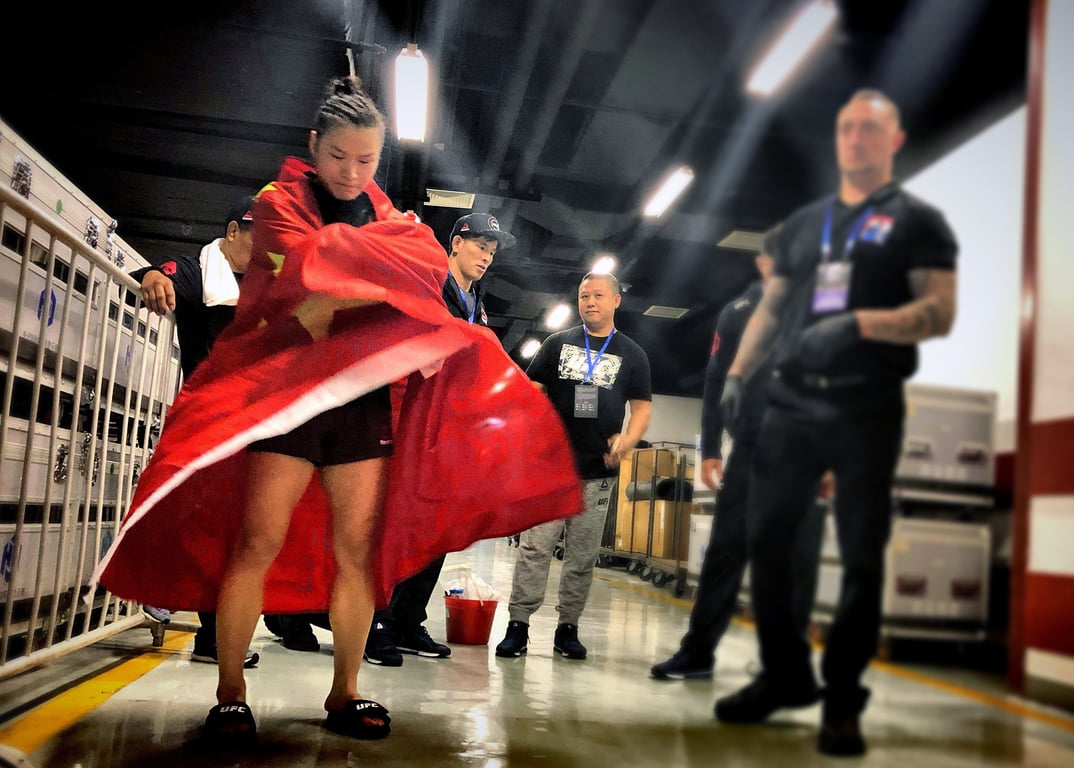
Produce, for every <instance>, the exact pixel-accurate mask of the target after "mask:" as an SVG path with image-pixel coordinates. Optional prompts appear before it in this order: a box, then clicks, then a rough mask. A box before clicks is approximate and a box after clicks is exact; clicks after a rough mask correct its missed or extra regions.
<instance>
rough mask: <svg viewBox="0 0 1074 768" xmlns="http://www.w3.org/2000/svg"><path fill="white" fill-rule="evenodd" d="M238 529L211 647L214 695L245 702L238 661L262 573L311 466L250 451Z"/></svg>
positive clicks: (257, 605) (260, 593) (260, 592)
mask: <svg viewBox="0 0 1074 768" xmlns="http://www.w3.org/2000/svg"><path fill="white" fill-rule="evenodd" d="M248 461H249V473H248V477H247V489H246V507H245V509H244V510H243V523H242V532H241V533H240V534H239V540H238V542H237V543H236V545H235V549H234V550H233V551H232V553H231V560H230V562H229V563H228V567H227V571H226V572H225V574H224V579H223V582H222V583H221V585H220V598H219V602H218V604H217V609H216V649H217V658H218V659H219V661H220V670H219V682H218V683H217V687H216V700H217V701H218V702H220V703H221V704H223V703H225V702H229V701H246V678H245V677H244V676H243V666H242V665H243V662H244V661H245V659H246V651H247V649H248V648H249V647H250V640H251V638H253V635H254V628H255V627H256V626H257V621H258V619H259V618H260V616H261V606H262V603H263V602H264V598H265V576H266V574H268V569H269V567H270V566H271V565H272V561H273V560H275V559H276V555H277V554H279V551H280V549H281V548H282V547H283V542H284V539H285V538H286V536H287V528H288V525H289V524H290V521H291V511H292V510H293V509H294V507H295V504H297V503H298V500H299V499H300V498H301V497H302V494H303V492H304V491H305V490H306V486H307V485H309V481H310V477H312V476H313V465H312V464H310V463H309V462H308V461H306V460H305V459H298V458H295V457H293V456H283V455H281V454H278V453H257V452H251V453H250V456H249V459H248Z"/></svg>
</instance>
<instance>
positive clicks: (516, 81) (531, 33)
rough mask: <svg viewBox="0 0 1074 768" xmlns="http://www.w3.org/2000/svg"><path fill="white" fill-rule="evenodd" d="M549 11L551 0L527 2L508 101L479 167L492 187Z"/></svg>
mask: <svg viewBox="0 0 1074 768" xmlns="http://www.w3.org/2000/svg"><path fill="white" fill-rule="evenodd" d="M551 15H552V0H539V1H538V2H535V3H530V5H529V7H528V9H527V12H526V19H525V21H524V22H523V24H522V29H524V30H526V34H525V35H524V38H525V42H524V43H523V45H522V50H521V51H520V52H519V55H518V57H517V58H516V60H515V66H514V69H513V70H512V71H511V82H510V83H509V84H508V86H507V90H506V93H507V101H506V103H505V104H504V105H503V108H502V110H500V116H499V119H497V120H496V134H495V136H493V139H492V148H491V149H490V150H489V153H488V156H487V157H486V158H485V167H484V169H483V170H482V171H481V184H482V185H483V186H486V187H492V186H494V185H495V184H496V183H497V182H498V181H499V172H500V166H501V165H502V164H503V159H504V157H506V156H507V147H508V146H509V145H510V143H511V136H512V135H514V131H515V123H516V122H518V116H519V114H520V113H521V112H522V102H523V101H524V100H525V98H526V89H527V88H528V87H529V82H530V78H531V77H532V76H533V68H534V66H535V65H536V63H537V53H538V52H539V51H540V49H541V38H542V37H543V36H544V28H545V24H546V22H547V20H548V17H549V16H551Z"/></svg>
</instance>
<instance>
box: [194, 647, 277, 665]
mask: <svg viewBox="0 0 1074 768" xmlns="http://www.w3.org/2000/svg"><path fill="white" fill-rule="evenodd" d="M190 660H191V661H200V662H201V663H202V664H219V663H220V661H219V659H218V658H217V654H216V646H215V645H214V646H212V647H209V648H205V647H202V648H199V647H198V646H197V645H196V644H195V645H194V650H193V651H191V652H190ZM259 661H261V655H260V654H259V653H258V652H257V651H250V650H247V651H246V659H245V660H243V662H242V666H243V667H245V668H246V669H253V668H254V667H256V666H257V662H259Z"/></svg>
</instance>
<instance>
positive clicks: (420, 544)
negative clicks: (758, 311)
mask: <svg viewBox="0 0 1074 768" xmlns="http://www.w3.org/2000/svg"><path fill="white" fill-rule="evenodd" d="M383 141H384V119H383V117H382V116H381V114H380V112H379V110H378V109H377V107H376V106H375V105H374V104H373V102H372V101H371V100H370V99H369V97H368V96H367V95H366V94H365V93H364V92H363V91H362V90H361V87H360V84H359V83H358V81H357V79H356V78H353V77H350V78H337V79H335V80H333V81H332V83H330V85H329V88H328V95H327V97H326V99H325V101H324V102H323V103H322V105H321V106H320V108H319V110H318V112H317V115H316V118H315V127H314V129H313V130H312V131H311V132H310V144H309V149H310V153H311V157H312V164H307V163H305V162H303V161H301V160H298V159H297V158H289V159H288V160H287V161H286V162H285V163H284V165H283V168H282V169H281V171H280V175H279V178H278V179H277V180H276V181H275V182H273V183H271V184H269V185H267V186H266V187H265V188H264V189H263V190H262V191H261V192H260V193H259V194H258V196H257V199H256V202H255V206H254V248H253V251H254V254H253V257H252V259H251V262H250V266H249V269H248V272H247V274H246V277H245V278H244V280H243V283H242V291H241V295H240V298H239V304H238V307H237V309H236V315H235V320H234V322H233V323H232V324H231V325H230V326H229V327H228V328H227V329H226V330H225V331H224V332H223V334H222V335H221V336H220V337H219V338H218V339H217V341H216V343H215V345H214V347H213V349H212V352H211V353H210V355H209V357H208V359H206V360H205V362H203V363H202V364H201V366H199V367H198V368H197V370H196V371H195V372H194V374H193V375H192V376H191V378H190V380H189V381H187V382H186V384H185V385H184V387H183V390H182V391H181V392H180V394H179V397H178V398H177V399H176V402H175V404H174V405H173V407H172V409H171V410H170V411H169V413H168V421H167V424H166V426H165V429H164V431H163V433H162V434H161V439H160V443H159V445H158V446H157V449H156V451H155V453H154V455H153V458H152V460H151V461H150V462H149V464H148V466H147V467H146V469H145V471H144V472H143V473H142V476H141V478H140V480H139V483H138V487H137V490H136V492H135V496H134V499H133V500H132V504H131V509H130V512H129V514H128V516H127V518H126V520H125V521H124V524H123V527H122V529H121V531H120V534H119V536H118V537H117V539H116V542H115V544H114V545H113V547H112V549H111V550H110V551H109V553H108V554H107V556H106V557H105V559H104V560H103V561H102V562H101V565H100V566H99V567H98V575H99V578H100V582H101V583H102V584H103V585H104V586H106V587H107V588H109V589H110V590H112V591H113V592H114V593H116V594H117V595H120V596H121V597H125V598H130V599H134V600H138V601H140V602H143V603H149V604H159V605H169V606H175V607H176V608H181V609H188V610H199V609H200V610H213V609H215V610H216V611H217V645H218V651H219V662H220V667H219V684H218V687H217V700H218V702H219V703H218V704H217V706H215V707H213V708H212V710H210V713H209V716H208V718H207V720H206V729H207V732H208V734H209V735H210V736H212V737H215V738H222V739H246V738H249V737H252V736H253V735H254V734H255V732H256V723H255V720H254V718H253V714H252V712H251V710H250V708H249V706H248V705H247V704H246V698H247V697H246V683H245V678H244V675H243V661H244V656H245V652H246V649H247V647H248V645H249V642H250V639H251V638H252V636H253V632H254V628H255V626H256V623H257V621H258V618H259V616H260V615H261V613H262V611H265V612H266V613H286V612H311V611H324V610H325V609H326V608H327V610H328V612H329V616H330V620H331V624H332V628H333V641H334V674H333V680H332V687H331V690H330V692H329V694H328V696H327V698H326V699H325V702H324V706H325V709H326V711H327V712H328V716H327V719H326V726H327V727H328V728H330V729H332V730H334V731H337V732H341V733H344V734H347V735H350V736H353V737H355V738H380V737H383V736H387V735H388V733H389V731H390V725H389V723H390V718H389V716H388V712H387V710H386V709H385V708H384V707H383V706H381V705H380V704H378V703H376V702H374V701H371V700H367V699H363V698H362V697H361V695H360V694H359V693H358V689H357V677H358V669H359V666H360V664H361V659H362V652H363V649H364V645H365V640H366V637H367V634H368V630H369V625H370V620H371V617H372V613H373V609H374V607H375V606H379V605H384V604H386V602H387V600H388V597H389V595H390V593H391V589H392V587H393V586H394V584H395V583H396V582H398V581H399V580H401V579H403V578H406V577H407V576H409V575H411V574H413V573H415V572H417V571H418V570H420V569H421V568H422V567H423V566H424V565H425V564H426V563H428V562H429V561H430V560H432V559H433V558H434V557H437V556H439V555H441V554H444V553H446V552H451V551H457V550H460V549H463V548H465V547H467V546H469V545H470V544H472V543H473V542H474V541H477V540H479V539H485V538H492V537H496V536H504V535H509V534H512V533H515V532H517V531H521V530H524V529H526V528H529V527H531V526H533V525H535V524H537V523H540V522H544V521H547V520H551V519H555V518H560V517H566V516H568V515H571V514H575V513H576V512H578V511H579V510H580V509H581V506H582V503H581V495H580V482H579V480H578V476H577V474H576V472H575V469H574V465H573V460H572V458H571V451H570V448H569V445H568V443H567V441H566V437H565V434H564V431H563V427H562V425H561V423H560V421H559V418H558V416H557V415H556V414H555V412H554V411H553V409H552V408H551V405H550V404H549V403H548V401H547V400H546V399H545V398H544V396H543V395H542V394H540V393H539V392H538V391H537V390H536V389H535V388H534V387H533V386H532V384H531V383H530V382H529V380H528V379H527V378H526V376H525V374H524V373H523V372H522V371H521V369H519V368H518V367H517V366H516V365H515V364H514V363H513V362H512V361H511V360H510V358H509V357H508V356H507V355H506V354H505V353H504V352H503V350H502V348H501V347H500V344H499V342H498V341H497V340H496V338H495V336H494V335H492V333H491V332H490V331H488V330H487V329H485V328H481V327H479V326H472V325H469V324H467V323H466V322H464V321H461V320H458V319H456V318H454V317H452V316H451V314H450V313H449V312H448V310H447V307H446V306H445V305H444V302H443V299H442V298H441V286H442V284H443V282H444V279H445V278H446V273H447V264H446V259H445V256H444V251H443V249H442V248H441V247H440V246H439V244H438V243H437V242H436V239H435V237H434V236H433V234H432V232H431V230H430V229H429V228H428V227H426V226H425V225H423V224H420V223H418V222H416V221H415V220H413V219H411V218H409V217H406V216H404V215H403V214H401V213H399V212H398V211H396V210H395V209H394V208H393V207H392V205H391V202H390V201H389V199H388V198H387V196H386V195H385V194H384V193H383V192H382V191H381V190H380V189H379V188H378V187H377V185H376V184H375V183H374V182H373V176H374V174H375V172H376V169H377V165H378V163H379V161H380V154H381V147H382V144H383ZM402 381H405V382H406V386H405V388H404V387H402V386H394V387H390V386H389V385H391V384H393V383H395V384H397V385H398V384H399V383H400V382H402ZM393 391H395V392H405V394H404V395H403V399H402V401H401V405H400V408H399V411H398V414H397V418H393V408H392V395H391V392H393ZM393 422H394V423H393ZM476 467H480V471H476V472H475V471H466V470H473V469H474V468H476ZM460 469H462V470H463V471H459V470H460Z"/></svg>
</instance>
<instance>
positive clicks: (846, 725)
mask: <svg viewBox="0 0 1074 768" xmlns="http://www.w3.org/2000/svg"><path fill="white" fill-rule="evenodd" d="M817 751H818V752H823V753H824V754H826V755H832V756H833V757H857V756H859V755H864V754H865V739H864V738H863V737H862V735H861V723H860V722H859V720H858V716H857V715H851V716H849V717H844V718H841V719H832V720H830V719H828V718H824V721H823V722H822V723H821V726H820V733H819V734H817Z"/></svg>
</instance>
